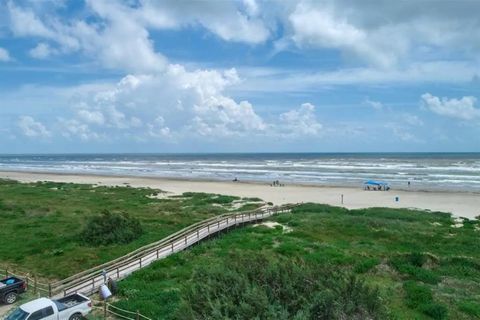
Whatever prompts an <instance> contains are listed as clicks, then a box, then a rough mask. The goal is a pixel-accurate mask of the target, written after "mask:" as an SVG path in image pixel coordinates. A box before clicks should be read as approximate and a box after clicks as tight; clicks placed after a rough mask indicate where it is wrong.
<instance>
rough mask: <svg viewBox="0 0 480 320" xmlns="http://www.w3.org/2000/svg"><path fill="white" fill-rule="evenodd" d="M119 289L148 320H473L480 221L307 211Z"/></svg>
mask: <svg viewBox="0 0 480 320" xmlns="http://www.w3.org/2000/svg"><path fill="white" fill-rule="evenodd" d="M272 220H273V221H275V222H278V223H280V224H282V225H283V226H286V227H288V228H291V231H289V229H286V228H284V227H282V226H277V227H275V228H269V227H267V226H264V225H259V226H248V227H245V228H241V229H235V230H231V231H230V232H228V233H224V234H222V235H221V236H219V237H217V238H215V239H213V240H210V241H206V242H203V243H202V244H200V245H198V246H195V247H193V248H192V249H190V250H188V251H184V252H181V253H179V254H176V255H173V256H170V257H168V258H167V259H164V260H162V261H158V262H156V263H154V264H152V265H150V266H149V267H148V268H146V269H143V270H140V271H138V272H136V273H135V274H133V275H132V276H130V277H129V278H127V279H125V280H124V281H122V282H120V293H121V295H120V301H118V302H117V305H118V306H120V307H122V308H125V309H129V310H140V311H141V312H142V313H143V314H146V315H148V316H151V317H152V318H154V319H207V318H208V319H224V318H230V319H251V318H255V316H253V315H257V317H258V318H259V319H366V318H371V319H375V318H377V319H478V318H479V317H480V304H479V303H478V301H480V246H478V240H479V237H480V231H477V230H478V229H479V227H480V223H479V221H468V222H467V223H465V225H464V227H462V228H453V227H452V225H453V224H454V222H453V221H452V219H451V217H450V216H449V215H448V214H444V213H428V212H419V211H412V210H398V209H384V208H376V209H368V210H346V209H342V208H336V207H329V206H324V205H316V204H304V205H302V206H299V207H297V208H296V209H294V212H293V213H292V214H284V215H279V216H276V217H274V218H272Z"/></svg>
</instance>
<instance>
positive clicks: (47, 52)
mask: <svg viewBox="0 0 480 320" xmlns="http://www.w3.org/2000/svg"><path fill="white" fill-rule="evenodd" d="M55 53H57V50H55V49H52V48H51V47H50V46H49V45H48V44H47V43H44V42H41V43H39V44H38V45H37V46H36V47H35V48H33V49H31V50H30V51H29V54H30V56H32V57H33V58H36V59H45V58H48V57H50V56H51V55H54V54H55Z"/></svg>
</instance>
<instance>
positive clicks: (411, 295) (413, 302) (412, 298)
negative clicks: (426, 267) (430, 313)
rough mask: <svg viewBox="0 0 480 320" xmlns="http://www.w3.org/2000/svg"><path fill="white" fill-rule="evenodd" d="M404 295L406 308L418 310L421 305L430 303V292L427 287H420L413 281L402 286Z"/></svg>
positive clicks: (431, 299)
mask: <svg viewBox="0 0 480 320" xmlns="http://www.w3.org/2000/svg"><path fill="white" fill-rule="evenodd" d="M403 289H404V290H405V294H406V301H407V306H409V307H410V308H418V307H420V306H423V305H428V304H430V303H432V301H433V296H432V290H431V289H430V288H428V287H427V286H424V285H420V284H418V283H416V282H415V281H406V282H405V283H404V284H403Z"/></svg>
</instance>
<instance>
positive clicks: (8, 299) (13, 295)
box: [3, 292, 17, 304]
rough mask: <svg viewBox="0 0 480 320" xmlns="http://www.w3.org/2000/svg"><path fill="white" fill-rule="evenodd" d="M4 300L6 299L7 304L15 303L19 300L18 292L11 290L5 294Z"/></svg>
mask: <svg viewBox="0 0 480 320" xmlns="http://www.w3.org/2000/svg"><path fill="white" fill-rule="evenodd" d="M3 300H4V301H5V303H6V304H12V303H15V301H17V293H16V292H9V293H7V294H6V295H5V297H4V298H3Z"/></svg>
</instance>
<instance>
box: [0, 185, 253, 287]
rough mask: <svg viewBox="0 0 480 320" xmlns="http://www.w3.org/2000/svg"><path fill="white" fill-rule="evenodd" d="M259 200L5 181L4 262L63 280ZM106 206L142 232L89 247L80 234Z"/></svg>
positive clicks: (1, 198)
mask: <svg viewBox="0 0 480 320" xmlns="http://www.w3.org/2000/svg"><path fill="white" fill-rule="evenodd" d="M259 205H260V204H259V203H258V202H257V203H252V202H251V201H249V200H245V201H243V200H242V199H240V198H238V197H232V196H223V195H214V194H205V193H186V194H183V195H180V196H176V197H162V193H161V191H159V190H154V189H148V188H131V187H128V186H121V187H108V186H94V185H86V184H73V183H54V182H38V183H26V184H25V183H19V182H15V181H11V180H0V230H1V232H0V244H1V245H0V265H4V266H8V267H9V268H10V269H11V270H15V269H17V270H25V271H28V272H30V273H36V274H38V275H39V276H40V277H42V278H44V279H61V278H64V277H67V276H70V275H72V274H75V273H77V272H80V271H83V270H86V269H88V268H90V267H93V266H95V265H98V264H101V263H103V262H107V261H110V260H112V259H115V258H117V257H119V256H122V255H124V254H126V253H128V252H131V251H133V250H135V249H137V248H139V247H141V246H143V245H146V244H149V243H151V242H154V241H157V240H160V239H162V238H164V237H166V236H168V235H170V234H172V233H174V232H176V231H178V230H180V229H181V228H184V227H186V226H188V225H191V224H193V223H195V222H197V221H201V220H204V219H207V218H209V217H211V216H214V215H218V214H222V213H225V212H227V211H235V210H242V209H244V208H245V207H248V208H256V207H258V206H259ZM105 210H108V211H109V212H112V213H119V214H123V213H125V214H128V215H129V216H131V217H134V218H136V219H138V220H139V221H140V223H141V226H142V229H143V233H142V235H141V236H140V237H139V238H138V239H135V240H134V241H131V242H129V243H120V244H111V245H104V246H91V245H86V244H85V243H84V242H82V241H81V239H80V233H81V232H82V230H83V229H84V227H85V225H86V224H87V222H88V221H89V218H91V217H94V216H98V215H100V214H101V213H102V212H104V211H105Z"/></svg>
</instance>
